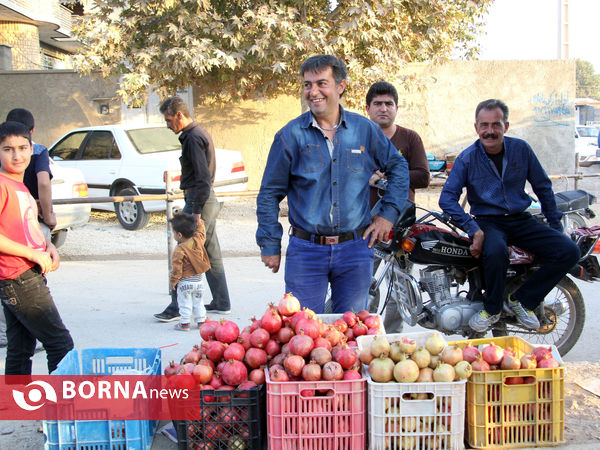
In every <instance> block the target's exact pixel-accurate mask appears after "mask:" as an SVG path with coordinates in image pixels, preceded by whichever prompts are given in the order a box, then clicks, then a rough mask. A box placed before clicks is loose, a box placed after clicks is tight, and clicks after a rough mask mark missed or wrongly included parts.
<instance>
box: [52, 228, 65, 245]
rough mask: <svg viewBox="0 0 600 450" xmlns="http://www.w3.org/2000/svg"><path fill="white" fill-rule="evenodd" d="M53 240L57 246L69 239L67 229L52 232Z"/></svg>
mask: <svg viewBox="0 0 600 450" xmlns="http://www.w3.org/2000/svg"><path fill="white" fill-rule="evenodd" d="M51 240H52V243H53V244H54V246H55V247H56V248H58V247H60V246H61V245H63V244H64V243H65V241H66V240H67V230H58V231H57V232H56V233H52V236H51Z"/></svg>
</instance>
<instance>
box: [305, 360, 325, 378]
mask: <svg viewBox="0 0 600 450" xmlns="http://www.w3.org/2000/svg"><path fill="white" fill-rule="evenodd" d="M302 378H303V379H304V380H306V381H319V380H320V379H321V366H320V365H318V364H317V363H316V362H314V361H311V362H310V363H308V364H306V365H305V366H304V367H303V368H302Z"/></svg>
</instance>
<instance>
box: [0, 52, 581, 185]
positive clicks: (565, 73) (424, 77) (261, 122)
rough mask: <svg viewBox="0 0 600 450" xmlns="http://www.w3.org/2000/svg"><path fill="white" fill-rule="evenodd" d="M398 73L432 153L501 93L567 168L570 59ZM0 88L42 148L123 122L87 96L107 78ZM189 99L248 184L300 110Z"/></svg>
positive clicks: (99, 94) (3, 75) (103, 89)
mask: <svg viewBox="0 0 600 450" xmlns="http://www.w3.org/2000/svg"><path fill="white" fill-rule="evenodd" d="M400 72H401V74H402V75H404V76H406V77H407V78H408V79H411V80H412V81H411V82H410V84H409V85H408V86H409V88H408V90H406V89H404V88H400V89H399V92H400V101H399V107H400V108H399V113H398V117H397V122H398V123H399V124H402V125H404V126H407V127H409V128H412V129H414V130H416V131H417V132H418V133H419V134H420V135H421V137H422V138H423V141H424V143H425V148H426V150H427V151H429V152H431V153H433V154H435V155H438V156H439V155H443V154H446V153H459V152H460V151H461V150H463V149H464V148H466V147H467V146H469V145H470V144H471V143H473V142H474V141H475V140H476V139H477V135H476V134H475V130H474V128H473V123H474V114H475V107H476V106H477V103H479V102H480V101H481V100H484V99H487V98H500V99H502V100H504V101H505V102H506V103H507V104H508V106H509V108H510V117H509V121H510V128H509V131H508V133H507V135H509V136H515V137H520V138H524V139H526V140H527V141H528V142H529V143H530V144H531V145H532V147H533V149H534V150H535V152H536V154H537V155H538V157H539V158H540V160H541V161H542V164H543V165H544V167H545V168H546V171H547V172H548V173H550V174H564V173H572V172H573V169H574V137H573V127H574V118H575V110H574V106H573V101H574V99H575V63H574V62H573V61H560V60H550V61H548V60H546V61H501V62H500V61H475V62H464V61H459V62H450V63H447V64H444V65H436V66H432V65H428V64H410V65H408V66H406V67H404V68H402V69H401V70H400ZM350 83H351V80H350ZM298 89H299V90H300V86H299V87H298ZM0 90H1V92H2V95H1V96H0V118H3V117H5V115H6V112H8V111H9V110H10V109H11V108H14V107H25V108H28V109H30V110H31V111H32V112H33V113H34V115H35V117H36V120H37V125H36V135H35V139H36V141H38V142H40V143H43V144H47V145H50V144H52V143H53V142H54V141H55V140H56V139H58V138H59V137H60V136H61V135H62V134H63V133H65V132H66V131H68V130H69V129H72V128H75V127H79V126H86V125H97V124H104V123H115V122H119V121H120V120H122V115H121V109H120V102H118V101H116V100H113V101H111V102H110V114H109V115H101V114H99V104H98V102H96V101H94V100H93V99H94V98H111V97H114V95H115V86H114V85H106V84H105V83H103V82H102V81H100V80H90V79H88V78H81V77H80V76H79V75H78V74H76V73H74V72H71V71H50V72H0ZM299 92H300V91H299ZM194 104H196V107H195V110H194V116H195V119H196V120H197V121H198V122H200V123H202V124H203V126H205V127H206V128H207V129H208V130H209V132H210V133H211V134H212V136H213V140H214V141H215V145H216V146H217V147H221V148H229V149H234V150H239V151H241V152H242V154H243V156H244V160H245V163H246V171H247V173H248V177H249V184H248V189H258V188H259V187H260V181H261V178H262V172H263V168H264V165H265V162H266V158H267V155H268V151H269V148H270V146H271V143H272V141H273V136H274V134H275V132H276V131H277V130H279V129H280V128H281V127H282V126H284V125H285V124H286V123H287V122H288V121H289V120H291V119H292V118H294V117H296V116H297V115H299V114H300V113H301V112H302V111H301V103H300V94H298V96H296V97H293V96H292V97H288V96H285V97H279V98H277V99H274V100H268V101H264V102H261V101H247V102H242V103H240V104H232V105H230V106H227V107H225V108H217V107H215V108H206V107H203V106H202V105H200V104H199V102H198V101H197V99H194ZM357 112H359V113H361V114H364V110H360V111H357Z"/></svg>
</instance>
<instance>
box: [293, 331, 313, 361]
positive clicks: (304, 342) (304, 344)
mask: <svg viewBox="0 0 600 450" xmlns="http://www.w3.org/2000/svg"><path fill="white" fill-rule="evenodd" d="M289 346H290V353H292V354H293V355H300V356H302V357H305V356H308V354H309V353H310V352H311V351H312V349H313V347H314V341H313V340H312V338H311V337H310V336H306V335H305V334H297V335H295V336H294V337H292V339H290V342H289Z"/></svg>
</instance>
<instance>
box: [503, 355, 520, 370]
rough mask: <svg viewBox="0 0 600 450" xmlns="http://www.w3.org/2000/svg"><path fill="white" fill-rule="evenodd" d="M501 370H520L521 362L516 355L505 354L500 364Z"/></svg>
mask: <svg viewBox="0 0 600 450" xmlns="http://www.w3.org/2000/svg"><path fill="white" fill-rule="evenodd" d="M500 368H501V369H502V370H519V369H520V368H521V360H520V359H519V358H517V357H516V356H515V354H514V353H512V352H511V353H507V352H505V354H504V357H503V358H502V361H501V362H500Z"/></svg>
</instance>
